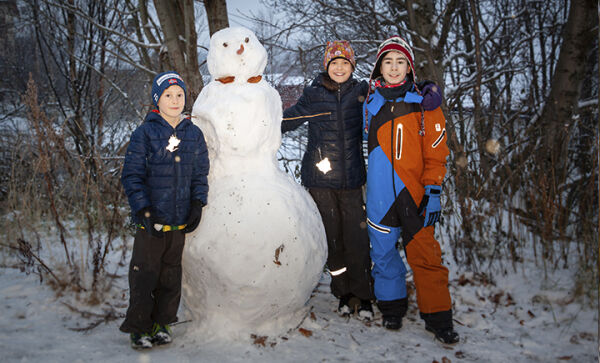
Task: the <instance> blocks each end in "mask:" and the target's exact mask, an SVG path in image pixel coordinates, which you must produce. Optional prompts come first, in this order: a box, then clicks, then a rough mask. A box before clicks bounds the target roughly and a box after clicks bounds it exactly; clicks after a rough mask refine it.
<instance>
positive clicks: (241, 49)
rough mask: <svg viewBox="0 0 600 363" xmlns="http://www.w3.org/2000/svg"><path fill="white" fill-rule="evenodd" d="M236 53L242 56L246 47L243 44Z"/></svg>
mask: <svg viewBox="0 0 600 363" xmlns="http://www.w3.org/2000/svg"><path fill="white" fill-rule="evenodd" d="M236 53H237V54H242V53H244V45H243V44H240V49H238V50H237V52H236Z"/></svg>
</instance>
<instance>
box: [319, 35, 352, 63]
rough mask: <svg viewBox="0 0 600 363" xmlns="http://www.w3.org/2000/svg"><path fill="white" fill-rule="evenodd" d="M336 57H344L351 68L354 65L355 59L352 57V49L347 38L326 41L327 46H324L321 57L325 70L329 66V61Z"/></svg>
mask: <svg viewBox="0 0 600 363" xmlns="http://www.w3.org/2000/svg"><path fill="white" fill-rule="evenodd" d="M336 58H344V59H346V60H347V61H348V62H350V64H352V69H354V68H355V67H356V60H355V58H354V49H352V46H351V45H350V42H349V41H347V40H334V41H332V42H327V47H326V48H325V57H324V58H323V67H324V68H325V70H327V68H329V63H330V62H331V61H332V60H334V59H336Z"/></svg>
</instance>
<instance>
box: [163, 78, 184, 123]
mask: <svg viewBox="0 0 600 363" xmlns="http://www.w3.org/2000/svg"><path fill="white" fill-rule="evenodd" d="M184 106H185V93H184V92H183V88H181V87H179V86H178V85H172V86H171V87H169V88H167V89H166V90H165V91H164V92H163V93H162V95H161V96H160V98H159V99H158V110H159V111H160V114H161V115H162V116H163V117H164V119H165V120H167V121H174V120H179V115H181V113H182V112H183V107H184Z"/></svg>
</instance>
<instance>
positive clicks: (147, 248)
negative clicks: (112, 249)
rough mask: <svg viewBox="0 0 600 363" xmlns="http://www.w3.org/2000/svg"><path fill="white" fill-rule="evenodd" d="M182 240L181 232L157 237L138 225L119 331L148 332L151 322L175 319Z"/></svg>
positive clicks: (178, 292) (168, 321) (179, 295)
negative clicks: (125, 312)
mask: <svg viewBox="0 0 600 363" xmlns="http://www.w3.org/2000/svg"><path fill="white" fill-rule="evenodd" d="M184 242H185V234H184V233H183V232H181V231H171V232H165V233H164V235H163V237H161V238H157V237H154V236H153V235H152V234H150V233H148V232H146V231H144V230H142V229H140V228H138V230H137V232H136V234H135V239H134V242H133V252H132V254H131V263H130V264H129V308H128V309H127V315H126V316H125V321H124V322H123V324H122V325H121V327H120V330H121V331H123V332H126V333H150V331H151V330H152V325H153V323H158V324H160V325H166V324H170V323H173V322H175V321H177V309H178V308H179V300H180V299H181V256H182V254H183V246H184Z"/></svg>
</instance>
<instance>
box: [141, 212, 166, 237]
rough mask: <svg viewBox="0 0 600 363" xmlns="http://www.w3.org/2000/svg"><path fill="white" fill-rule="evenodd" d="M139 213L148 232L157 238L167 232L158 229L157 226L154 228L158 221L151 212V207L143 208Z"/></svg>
mask: <svg viewBox="0 0 600 363" xmlns="http://www.w3.org/2000/svg"><path fill="white" fill-rule="evenodd" d="M137 214H138V217H139V218H140V221H141V223H142V226H144V229H145V230H146V232H148V233H150V234H151V235H153V236H154V237H157V238H162V237H163V236H164V234H165V233H164V232H163V231H157V230H156V228H154V224H155V223H156V222H155V220H154V218H153V216H152V213H151V212H150V207H146V208H142V209H141V210H140V211H139V212H138V213H137Z"/></svg>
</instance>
